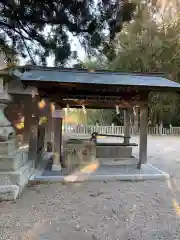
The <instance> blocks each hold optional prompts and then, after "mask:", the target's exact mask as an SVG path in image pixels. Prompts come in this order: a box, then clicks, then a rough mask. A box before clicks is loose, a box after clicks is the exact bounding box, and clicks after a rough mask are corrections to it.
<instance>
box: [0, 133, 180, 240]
mask: <svg viewBox="0 0 180 240" xmlns="http://www.w3.org/2000/svg"><path fill="white" fill-rule="evenodd" d="M179 140H180V138H175V137H174V138H172V137H157V138H156V137H155V138H153V137H149V138H148V142H149V147H148V159H149V162H150V163H153V164H155V165H156V166H160V167H161V168H163V170H165V169H166V170H168V171H169V172H170V173H171V175H172V179H171V180H170V181H169V182H167V181H145V182H118V181H116V182H84V183H79V184H77V183H74V184H66V185H63V184H60V183H56V184H50V185H40V186H33V187H27V188H26V189H25V191H24V192H23V194H22V196H21V199H19V200H17V201H16V202H1V203H0V239H3V240H4V239H12V240H20V239H23V240H25V239H27V240H30V239H33V240H35V239H38V240H48V239H49V240H50V239H51V240H56V239H58V240H59V239H62V240H66V239H67V240H71V239H73V240H75V239H77V240H85V239H87V240H89V239H91V240H93V239H94V240H111V239H112V240H115V239H123V240H124V239H125V240H126V239H127V240H143V239H149V240H166V239H167V240H171V239H177V240H179V239H180V206H179V204H178V202H180V164H179V159H178V158H180V148H179ZM134 154H135V155H136V154H138V152H134Z"/></svg>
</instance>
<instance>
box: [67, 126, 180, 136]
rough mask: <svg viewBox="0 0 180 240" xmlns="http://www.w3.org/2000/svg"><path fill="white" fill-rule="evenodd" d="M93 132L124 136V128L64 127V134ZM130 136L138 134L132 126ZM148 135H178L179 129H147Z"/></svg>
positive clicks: (179, 133)
mask: <svg viewBox="0 0 180 240" xmlns="http://www.w3.org/2000/svg"><path fill="white" fill-rule="evenodd" d="M93 132H98V133H101V134H111V135H113V134H114V135H120V134H124V126H113V125H112V126H91V125H72V124H66V125H64V133H67V134H68V133H69V134H70V133H74V134H82V135H87V134H91V133H93ZM130 132H131V135H136V134H139V131H138V130H136V128H135V127H134V126H132V127H131V129H130ZM148 134H149V135H180V127H169V128H163V127H162V126H155V127H148Z"/></svg>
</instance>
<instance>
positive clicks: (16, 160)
mask: <svg viewBox="0 0 180 240" xmlns="http://www.w3.org/2000/svg"><path fill="white" fill-rule="evenodd" d="M27 161H28V152H27V151H17V152H16V153H15V154H14V155H12V156H7V155H0V171H13V170H16V169H17V168H19V167H20V166H22V165H24V164H25V163H26V162H27Z"/></svg>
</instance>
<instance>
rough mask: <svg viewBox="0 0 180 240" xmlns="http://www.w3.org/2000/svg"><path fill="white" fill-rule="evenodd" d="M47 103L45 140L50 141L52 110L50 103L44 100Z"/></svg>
mask: <svg viewBox="0 0 180 240" xmlns="http://www.w3.org/2000/svg"><path fill="white" fill-rule="evenodd" d="M46 103H47V137H46V140H47V142H52V132H53V121H52V111H51V103H50V102H49V101H48V100H46Z"/></svg>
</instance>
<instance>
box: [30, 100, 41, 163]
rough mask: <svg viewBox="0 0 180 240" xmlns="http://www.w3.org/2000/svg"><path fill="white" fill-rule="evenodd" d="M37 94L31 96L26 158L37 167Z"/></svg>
mask: <svg viewBox="0 0 180 240" xmlns="http://www.w3.org/2000/svg"><path fill="white" fill-rule="evenodd" d="M37 104H38V96H34V97H32V102H31V106H32V111H31V118H30V132H29V154H28V160H30V161H33V165H34V166H33V167H34V168H37V166H38V159H37V150H38V149H37V147H38V125H39V112H38V106H37Z"/></svg>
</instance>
